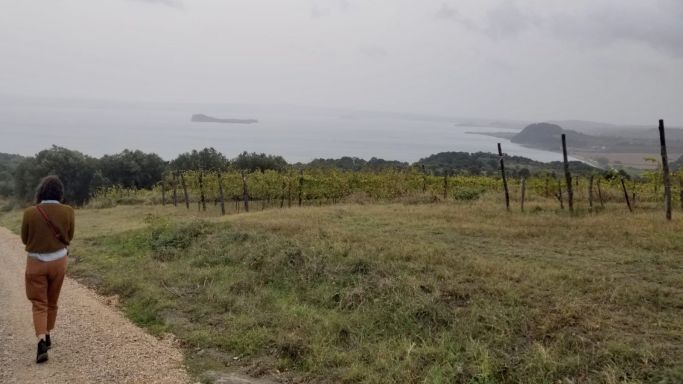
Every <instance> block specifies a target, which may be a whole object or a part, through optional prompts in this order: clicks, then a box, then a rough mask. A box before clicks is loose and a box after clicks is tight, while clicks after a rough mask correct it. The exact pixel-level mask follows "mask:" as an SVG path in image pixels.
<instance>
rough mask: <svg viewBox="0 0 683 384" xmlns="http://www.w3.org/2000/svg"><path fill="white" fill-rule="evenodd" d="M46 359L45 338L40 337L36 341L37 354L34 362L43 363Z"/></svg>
mask: <svg viewBox="0 0 683 384" xmlns="http://www.w3.org/2000/svg"><path fill="white" fill-rule="evenodd" d="M46 361H47V343H45V340H43V339H40V341H39V342H38V355H37V356H36V363H38V364H40V363H44V362H46Z"/></svg>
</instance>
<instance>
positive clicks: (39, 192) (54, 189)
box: [36, 175, 64, 204]
mask: <svg viewBox="0 0 683 384" xmlns="http://www.w3.org/2000/svg"><path fill="white" fill-rule="evenodd" d="M43 200H57V201H59V202H60V203H61V202H62V200H64V184H62V181H61V180H59V177H57V176H54V175H50V176H46V177H43V179H42V180H40V183H39V184H38V188H36V204H40V202H41V201H43Z"/></svg>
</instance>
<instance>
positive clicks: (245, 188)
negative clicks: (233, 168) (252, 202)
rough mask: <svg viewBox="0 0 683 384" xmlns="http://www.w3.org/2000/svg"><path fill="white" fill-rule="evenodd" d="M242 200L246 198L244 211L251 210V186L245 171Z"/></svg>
mask: <svg viewBox="0 0 683 384" xmlns="http://www.w3.org/2000/svg"><path fill="white" fill-rule="evenodd" d="M242 200H244V212H249V186H248V185H247V175H245V174H244V171H242Z"/></svg>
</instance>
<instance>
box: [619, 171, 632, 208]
mask: <svg viewBox="0 0 683 384" xmlns="http://www.w3.org/2000/svg"><path fill="white" fill-rule="evenodd" d="M621 188H622V189H623V190H624V198H626V205H627V206H628V210H629V212H633V208H632V207H631V200H630V199H629V197H628V191H627V190H626V183H624V178H623V177H622V178H621Z"/></svg>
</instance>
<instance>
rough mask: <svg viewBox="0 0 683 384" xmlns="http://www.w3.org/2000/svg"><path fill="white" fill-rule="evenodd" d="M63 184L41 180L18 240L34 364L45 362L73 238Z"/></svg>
mask: <svg viewBox="0 0 683 384" xmlns="http://www.w3.org/2000/svg"><path fill="white" fill-rule="evenodd" d="M63 199H64V185H63V184H62V182H61V181H60V180H59V178H58V177H57V176H47V177H45V178H43V179H42V180H41V181H40V184H39V185H38V189H37V191H36V205H35V206H33V207H29V208H27V209H26V210H25V211H24V220H23V222H22V224H21V240H22V241H23V242H24V244H26V252H28V258H27V260H26V296H27V297H28V299H29V300H31V303H32V304H33V325H34V327H35V331H36V337H37V338H38V353H37V356H36V363H43V362H45V361H47V359H48V356H47V351H48V349H50V347H51V346H52V343H51V340H50V331H52V329H54V327H55V320H56V319H57V301H58V300H59V292H60V291H61V289H62V282H64V274H65V273H66V264H67V254H68V248H67V247H68V246H69V243H70V242H71V239H73V236H74V223H75V220H74V211H73V209H72V208H71V207H70V206H68V205H63V204H62V203H61V202H62V200H63Z"/></svg>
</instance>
